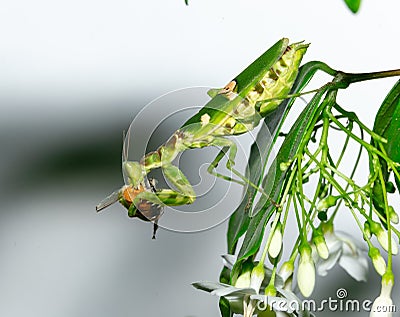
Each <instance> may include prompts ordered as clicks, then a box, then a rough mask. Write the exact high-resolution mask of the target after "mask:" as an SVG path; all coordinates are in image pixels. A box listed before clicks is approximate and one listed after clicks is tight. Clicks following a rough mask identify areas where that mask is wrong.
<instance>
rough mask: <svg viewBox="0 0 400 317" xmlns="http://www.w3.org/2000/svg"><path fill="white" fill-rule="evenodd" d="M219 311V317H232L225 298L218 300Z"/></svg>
mask: <svg viewBox="0 0 400 317" xmlns="http://www.w3.org/2000/svg"><path fill="white" fill-rule="evenodd" d="M219 311H220V312H221V317H232V316H233V312H232V311H231V307H230V305H229V301H228V300H227V299H226V298H225V297H221V298H220V299H219Z"/></svg>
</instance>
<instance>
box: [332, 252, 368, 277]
mask: <svg viewBox="0 0 400 317" xmlns="http://www.w3.org/2000/svg"><path fill="white" fill-rule="evenodd" d="M339 265H340V266H341V267H342V268H343V269H344V270H345V271H346V272H347V273H348V274H349V275H350V276H351V277H352V278H354V279H355V280H356V281H357V282H361V281H363V282H366V281H367V277H368V261H367V259H366V258H365V257H363V256H356V257H355V256H350V255H347V254H342V256H341V258H340V260H339Z"/></svg>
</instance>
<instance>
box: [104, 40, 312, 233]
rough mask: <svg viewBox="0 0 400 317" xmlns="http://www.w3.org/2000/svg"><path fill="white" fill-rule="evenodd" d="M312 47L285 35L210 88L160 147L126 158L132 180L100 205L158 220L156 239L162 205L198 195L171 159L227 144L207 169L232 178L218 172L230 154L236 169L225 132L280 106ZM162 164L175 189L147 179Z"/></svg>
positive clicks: (248, 125)
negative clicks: (204, 101) (202, 101)
mask: <svg viewBox="0 0 400 317" xmlns="http://www.w3.org/2000/svg"><path fill="white" fill-rule="evenodd" d="M307 47H308V44H304V43H294V44H291V45H289V40H288V39H286V38H283V39H281V40H280V41H278V42H277V43H275V44H274V45H273V46H272V47H271V48H269V49H268V50H267V51H266V52H264V53H263V54H262V55H261V56H260V57H259V58H257V59H256V60H255V61H254V62H253V63H252V64H251V65H249V66H248V67H247V68H246V69H245V70H244V71H242V72H241V73H240V74H239V75H238V76H236V77H235V78H234V79H233V80H231V81H230V82H229V83H228V84H227V85H226V86H225V87H224V88H222V89H212V90H210V91H209V92H208V94H209V95H210V96H211V97H212V98H211V100H210V101H209V102H208V103H207V104H206V105H205V106H204V107H203V108H202V109H201V110H200V111H199V112H198V113H197V114H195V115H194V116H193V117H191V118H190V119H189V120H188V121H187V122H186V123H184V124H183V126H182V127H180V128H179V129H178V130H177V131H176V132H175V133H174V134H173V135H172V136H171V137H170V138H169V139H168V141H167V142H165V143H164V144H163V145H161V146H160V147H159V148H158V149H157V150H156V151H154V152H150V153H148V154H146V155H145V156H144V157H142V159H141V160H140V161H139V162H134V161H128V160H127V158H124V161H123V172H124V174H125V175H126V176H127V179H128V184H127V185H125V186H123V187H122V188H121V189H120V190H118V191H116V192H114V193H112V194H111V195H110V196H108V197H107V198H105V199H104V200H103V201H101V202H100V203H99V204H98V205H97V206H96V210H97V211H100V210H102V209H104V208H106V207H107V206H109V205H111V204H113V203H114V202H117V201H119V202H120V203H121V204H122V205H123V206H125V207H126V208H127V209H128V215H129V216H131V217H139V218H140V219H142V220H146V221H152V222H154V231H153V232H154V233H153V238H154V235H155V231H156V230H157V222H158V219H159V218H160V216H161V215H162V209H163V206H179V205H186V204H192V203H193V202H194V201H195V199H196V193H195V192H194V190H193V187H192V185H191V184H190V182H189V181H188V180H187V178H186V176H185V175H184V174H183V173H182V171H181V170H180V169H179V168H178V167H176V166H174V165H173V164H172V161H173V160H174V159H175V158H176V157H177V155H178V154H179V153H181V152H183V151H186V150H188V149H196V148H203V147H208V146H216V147H222V150H221V152H220V153H219V154H218V155H217V157H216V159H215V160H214V161H213V162H212V163H211V164H210V166H209V168H208V172H210V173H211V174H213V175H215V176H217V177H222V178H224V179H228V180H232V179H231V178H229V177H227V176H224V175H221V174H218V173H217V172H215V168H216V167H217V165H218V163H219V161H220V160H221V159H222V158H223V157H224V156H225V155H227V163H226V167H227V169H228V170H231V171H233V167H234V165H235V156H236V152H237V146H236V143H235V142H234V141H232V140H231V139H228V138H226V136H232V135H239V134H243V133H246V132H248V131H250V130H252V129H254V128H255V127H256V126H257V125H258V124H259V121H260V118H262V117H265V116H266V115H267V114H268V113H270V112H272V111H274V110H275V109H276V108H277V107H278V106H279V104H280V103H281V102H282V100H283V99H284V98H286V97H287V95H288V94H289V92H290V89H291V87H292V85H293V83H294V81H295V79H296V76H297V73H298V68H299V66H300V62H301V60H302V57H303V55H304V54H305V52H306V50H307ZM157 168H161V169H162V170H163V173H164V175H165V177H166V178H167V179H168V180H169V181H170V183H171V184H172V185H173V187H174V189H172V188H163V189H156V188H155V184H154V182H153V181H149V180H147V177H146V175H147V174H148V173H149V172H150V171H151V170H153V169H157ZM236 175H237V174H236ZM242 179H244V176H242ZM244 180H245V179H244Z"/></svg>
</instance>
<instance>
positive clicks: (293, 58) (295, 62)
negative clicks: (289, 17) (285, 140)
mask: <svg viewBox="0 0 400 317" xmlns="http://www.w3.org/2000/svg"><path fill="white" fill-rule="evenodd" d="M308 45H309V44H303V43H295V44H291V45H290V46H288V48H287V50H286V52H285V53H284V54H283V55H282V57H281V58H280V59H279V60H278V61H277V62H276V63H275V64H274V65H273V66H272V67H271V68H270V70H269V71H268V72H267V73H266V74H265V76H264V77H263V78H262V79H261V81H260V82H259V83H258V84H257V85H256V86H255V87H254V88H253V89H252V90H251V91H250V92H249V94H248V95H247V96H246V99H248V101H249V102H250V103H251V104H252V105H254V106H256V103H257V102H262V101H263V100H267V99H272V98H278V99H276V100H271V101H266V102H264V103H261V107H260V110H259V112H260V115H261V116H263V117H264V116H265V115H267V114H268V113H270V112H271V111H274V110H275V109H276V108H277V107H278V106H279V104H280V103H281V102H282V99H279V98H284V97H286V96H287V95H288V94H289V92H290V89H291V88H292V86H293V83H294V81H295V79H296V76H297V73H298V69H299V66H300V62H301V60H302V58H303V55H304V54H305V52H306V50H307V47H308Z"/></svg>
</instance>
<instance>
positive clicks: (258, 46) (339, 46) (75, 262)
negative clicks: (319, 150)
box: [0, 0, 400, 317]
mask: <svg viewBox="0 0 400 317" xmlns="http://www.w3.org/2000/svg"><path fill="white" fill-rule="evenodd" d="M364 2H365V3H363V6H362V8H361V10H360V12H359V14H358V15H357V16H353V15H352V14H351V13H350V12H349V11H348V10H347V9H346V8H345V6H344V4H343V3H342V1H341V0H329V1H323V2H321V1H317V0H310V1H306V0H303V1H266V0H257V1H255V0H254V1H245V0H241V1H239V0H235V1H232V0H229V1H228V0H219V1H211V0H192V1H190V5H189V6H188V7H187V6H185V5H184V1H183V0H182V1H159V0H154V1H137V0H132V1H124V0H117V1H101V0H100V1H90V0H88V1H76V0H70V1H50V0H38V1H27V0H20V1H3V2H2V4H1V6H0V39H1V42H0V45H1V49H0V65H1V68H0V145H1V155H0V175H1V177H0V186H1V191H0V197H1V213H0V216H1V219H0V315H1V316H7V317H14V316H15V317H17V316H18V317H19V316H41V317H46V316H60V317H63V316H65V317H67V316H68V317H71V316H74V317H75V316H76V317H83V316H118V317H122V316H160V315H164V316H218V307H217V298H214V297H212V296H209V295H208V294H206V293H202V292H199V291H196V290H194V289H193V288H192V287H191V286H190V283H191V282H194V281H199V280H217V279H218V274H219V271H220V268H221V261H220V257H219V256H220V255H221V254H223V253H225V252H226V247H225V232H226V222H224V223H222V224H221V225H219V226H217V227H214V228H212V229H210V230H207V231H202V232H199V233H192V234H184V233H177V232H172V231H167V230H160V231H159V232H158V237H157V240H156V241H152V240H151V239H150V238H151V225H150V224H148V223H144V222H141V221H138V220H136V219H129V218H128V217H127V216H126V211H125V210H124V209H123V208H122V207H121V206H118V205H115V206H112V207H110V208H109V209H108V210H105V211H104V212H103V213H101V214H96V213H95V210H94V206H95V205H96V204H97V203H98V202H99V201H100V200H101V199H102V198H103V197H104V196H105V195H107V194H108V193H109V192H111V191H112V190H114V189H117V188H119V187H120V186H121V185H122V183H123V180H122V174H121V149H122V131H123V130H127V129H128V127H129V124H130V122H131V121H132V119H133V118H134V117H135V115H136V114H137V113H138V111H139V110H140V109H142V107H144V106H145V105H146V104H147V103H148V102H150V101H151V100H153V99H154V98H156V97H158V96H160V95H161V94H164V93H167V92H169V91H171V90H175V89H180V88H183V87H191V86H213V87H220V86H222V85H224V84H225V83H226V82H227V81H228V80H229V79H231V78H232V77H233V76H234V75H236V74H237V73H239V72H240V71H241V70H242V69H243V68H244V67H245V66H247V65H248V64H249V63H250V62H251V61H252V60H253V59H254V58H256V57H257V56H258V55H259V54H260V53H262V52H263V51H264V50H265V49H266V48H267V47H269V46H270V45H272V44H273V43H275V42H276V41H277V40H278V39H279V38H281V37H283V36H285V37H289V38H290V39H291V40H292V41H299V40H306V41H307V42H311V43H312V45H311V46H310V48H309V51H308V53H307V55H306V57H305V61H310V60H323V61H324V62H326V63H328V64H329V65H331V66H332V67H334V68H338V69H342V70H345V71H348V72H365V71H378V70H385V69H393V68H398V67H399V62H398V52H399V49H400V42H399V41H398V38H399V29H398V12H399V9H400V2H399V1H396V0H390V1H385V2H384V3H383V2H379V1H368V0H364ZM323 80H324V78H322V79H321V81H320V82H323ZM394 82H395V80H394V79H387V80H380V81H374V82H368V83H364V84H357V85H354V87H351V88H350V89H349V90H348V91H346V93H341V94H340V100H341V101H342V105H344V106H346V107H347V108H348V109H352V110H354V111H356V112H357V113H359V114H360V115H361V118H362V120H364V122H366V123H368V124H370V125H371V124H372V123H373V117H374V115H375V113H376V111H377V104H379V103H380V102H381V100H382V99H383V97H384V96H385V95H386V93H387V92H388V90H389V89H390V87H391V86H392V85H393V83H394ZM315 86H318V82H317V83H316V84H315ZM200 106H201V105H200ZM181 123H182V121H179V120H178V119H177V120H176V122H175V124H174V122H173V121H172V122H170V123H169V124H168V129H169V130H168V131H174V130H175V129H176V128H178V127H179V125H180V124H181ZM160 135H161V136H160V137H159V143H161V142H163V141H165V139H166V138H167V135H166V134H165V135H164V134H163V133H161V134H160ZM156 141H157V140H154V142H155V143H154V144H155V146H157V142H156ZM159 143H158V144H159ZM245 146H246V145H244V147H245ZM204 153H205V154H206V155H208V156H206V157H205V158H204V159H203V160H204V161H205V162H206V161H207V160H208V161H209V158H211V157H212V155H211V154H209V153H206V152H204ZM196 155H198V154H197V153H196ZM184 159H185V158H184V157H183V160H184ZM242 163H243V162H242ZM186 164H187V163H186ZM190 177H196V175H192V176H190ZM229 208H232V209H234V206H233V207H231V206H229ZM348 219H351V218H346V217H343V223H342V224H343V226H345V230H347V231H348V232H351V231H354V229H352V228H353V227H352V226H353V223H352V222H351V221H349V220H348ZM346 228H347V229H346ZM358 237H359V236H358ZM395 265H396V266H395V270H398V268H399V261H396V263H395ZM332 273H333V274H332V275H330V276H329V277H327V278H320V279H319V282H320V283H319V284H318V287H317V289H316V290H315V291H314V294H317V298H327V297H329V296H331V297H333V298H334V297H335V294H336V290H337V289H338V288H346V289H347V290H348V292H349V297H351V298H361V299H365V298H369V299H374V298H375V297H376V296H377V295H378V293H379V279H378V278H377V275H376V274H375V273H374V272H373V271H371V277H370V281H369V283H368V284H365V283H364V284H358V283H356V282H354V281H352V280H351V279H349V278H348V277H347V275H346V273H344V272H343V271H342V270H341V269H335V270H333V272H332ZM393 298H394V299H395V301H396V300H397V304H398V305H399V288H398V287H397V288H396V289H395V290H394V293H393ZM319 315H320V316H333V315H334V313H333V312H328V311H326V312H323V313H320V314H319ZM352 315H353V316H364V315H365V314H361V313H360V314H357V313H354V314H352Z"/></svg>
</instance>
